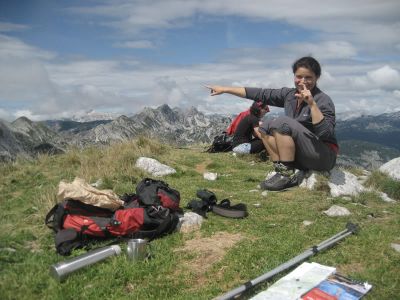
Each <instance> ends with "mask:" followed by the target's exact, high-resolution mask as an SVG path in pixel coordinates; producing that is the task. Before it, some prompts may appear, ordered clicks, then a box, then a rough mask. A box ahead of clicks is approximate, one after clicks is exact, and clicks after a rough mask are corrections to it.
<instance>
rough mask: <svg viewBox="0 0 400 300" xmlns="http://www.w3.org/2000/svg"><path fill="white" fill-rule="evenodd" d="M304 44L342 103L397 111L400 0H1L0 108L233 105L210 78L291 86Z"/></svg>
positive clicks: (50, 114)
mask: <svg viewBox="0 0 400 300" xmlns="http://www.w3.org/2000/svg"><path fill="white" fill-rule="evenodd" d="M308 55H311V56H313V57H315V58H316V59H317V60H318V61H319V62H320V63H321V67H322V75H321V78H320V79H319V81H318V86H319V87H320V88H321V89H322V90H323V91H324V92H325V93H326V94H328V95H329V96H330V97H331V98H332V100H333V101H334V103H335V106H336V112H337V113H338V114H348V115H351V114H359V113H362V114H371V115H376V114H381V113H388V112H394V111H399V110H400V1H398V0H388V1H385V0H334V1H331V0H326V1H321V0H310V1H306V0H305V1H292V0H287V1H286V0H248V1H243V0H240V1H239V0H132V1H126V0H113V1H102V0H80V1H75V0H68V1H67V0H58V1H53V0H30V1H28V0H0V70H1V72H0V119H3V120H7V121H13V120H14V119H16V118H18V117H20V116H26V117H28V118H30V119H31V120H34V121H38V120H46V119H59V118H68V117H71V116H74V115H75V116H79V115H82V114H85V113H87V112H88V111H92V110H94V111H96V112H102V113H116V114H125V115H132V114H134V113H137V112H139V111H141V110H142V109H143V108H144V107H146V106H147V107H157V106H159V105H162V104H168V105H169V106H171V107H181V108H189V107H191V106H194V107H196V108H197V109H198V110H200V111H202V112H205V113H227V114H235V113H238V112H240V111H242V110H244V109H246V108H247V107H248V106H249V105H250V102H248V101H247V100H245V99H242V98H237V97H234V96H231V95H221V96H214V97H211V96H210V95H209V91H208V90H207V89H206V88H204V87H203V84H215V85H229V86H245V87H246V86H253V87H263V88H281V87H294V84H293V73H292V70H291V66H292V64H293V62H294V61H295V60H296V59H298V58H300V57H302V56H308ZM275 110H277V111H279V109H275ZM273 111H274V110H273Z"/></svg>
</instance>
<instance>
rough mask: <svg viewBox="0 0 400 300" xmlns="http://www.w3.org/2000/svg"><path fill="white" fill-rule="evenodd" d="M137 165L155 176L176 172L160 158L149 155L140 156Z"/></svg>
mask: <svg viewBox="0 0 400 300" xmlns="http://www.w3.org/2000/svg"><path fill="white" fill-rule="evenodd" d="M135 166H136V167H137V168H139V169H142V170H144V171H146V172H149V173H151V175H153V176H165V175H169V174H174V173H176V170H175V169H173V168H171V167H169V166H167V165H164V164H162V163H160V162H159V161H158V160H156V159H153V158H149V157H139V158H138V159H137V160H136V164H135Z"/></svg>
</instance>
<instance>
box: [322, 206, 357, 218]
mask: <svg viewBox="0 0 400 300" xmlns="http://www.w3.org/2000/svg"><path fill="white" fill-rule="evenodd" d="M324 214H326V215H327V216H329V217H342V216H349V215H351V213H350V211H349V210H348V209H347V208H346V207H342V206H339V205H332V206H331V207H330V208H329V209H328V210H325V211H324Z"/></svg>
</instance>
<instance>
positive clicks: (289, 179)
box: [260, 173, 298, 191]
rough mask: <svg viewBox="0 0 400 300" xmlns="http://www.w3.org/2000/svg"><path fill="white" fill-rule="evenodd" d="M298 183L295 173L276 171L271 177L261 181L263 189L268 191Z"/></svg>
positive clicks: (279, 189) (283, 188)
mask: <svg viewBox="0 0 400 300" xmlns="http://www.w3.org/2000/svg"><path fill="white" fill-rule="evenodd" d="M296 185H298V180H297V176H296V175H295V174H291V175H289V176H288V175H286V174H282V173H276V174H275V175H274V176H272V177H271V178H270V179H268V180H265V181H263V182H261V183H260V187H261V189H263V190H268V191H282V190H285V189H288V188H291V187H294V186H296Z"/></svg>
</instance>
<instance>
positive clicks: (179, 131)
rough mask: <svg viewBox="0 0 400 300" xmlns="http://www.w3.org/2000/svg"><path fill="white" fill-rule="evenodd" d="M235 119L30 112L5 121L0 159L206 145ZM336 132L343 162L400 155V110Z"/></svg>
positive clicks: (0, 126)
mask: <svg viewBox="0 0 400 300" xmlns="http://www.w3.org/2000/svg"><path fill="white" fill-rule="evenodd" d="M99 116H101V115H99ZM339 118H340V115H339ZM231 120H232V116H226V115H220V114H212V115H208V114H204V113H202V112H200V111H198V110H197V109H196V108H193V107H192V108H190V109H187V110H184V109H180V108H170V107H169V106H168V105H166V104H164V105H162V106H160V107H158V108H155V109H153V108H145V109H144V110H143V111H141V112H140V113H138V114H135V115H133V116H130V117H127V116H124V115H121V116H119V117H115V118H114V119H111V117H109V116H108V117H107V118H104V119H102V118H100V119H95V118H93V113H91V118H90V121H80V122H78V121H75V120H73V119H68V120H49V121H41V122H33V121H31V120H29V119H28V118H26V117H20V118H18V119H17V120H15V121H13V122H11V123H9V122H6V121H2V120H0V161H13V160H14V159H15V158H16V157H17V156H21V157H25V158H31V157H35V156H36V155H38V154H39V153H50V154H58V153H63V152H65V151H66V150H67V149H68V147H70V146H77V147H85V146H88V145H108V144H110V143H115V142H121V141H127V140H129V139H133V138H135V137H138V136H143V135H145V136H148V137H152V138H156V139H158V140H160V141H162V142H164V143H167V144H172V145H175V146H191V145H194V144H196V145H202V146H204V149H205V148H206V145H208V144H210V143H211V142H212V140H213V138H214V136H216V135H217V134H219V133H221V132H222V131H224V130H225V129H226V128H227V127H228V125H229V124H230V122H231ZM336 133H337V138H338V140H339V147H340V155H339V157H338V164H340V165H345V166H359V167H363V168H366V169H374V168H376V167H379V166H380V165H382V164H383V163H385V162H387V161H389V160H391V159H392V158H395V157H398V156H400V112H395V113H388V114H382V115H378V116H361V117H357V118H353V119H347V120H340V119H338V120H337V126H336Z"/></svg>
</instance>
